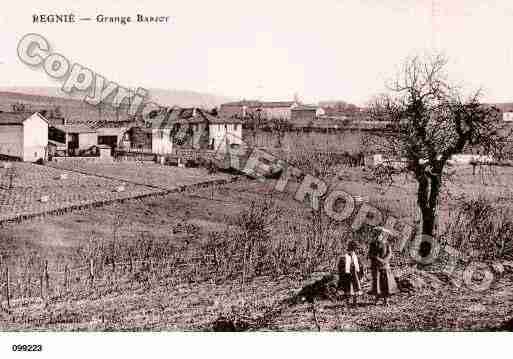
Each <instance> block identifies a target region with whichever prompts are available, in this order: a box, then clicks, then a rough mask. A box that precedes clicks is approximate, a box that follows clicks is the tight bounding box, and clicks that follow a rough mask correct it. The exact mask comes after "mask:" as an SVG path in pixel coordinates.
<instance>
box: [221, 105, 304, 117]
mask: <svg viewBox="0 0 513 359" xmlns="http://www.w3.org/2000/svg"><path fill="white" fill-rule="evenodd" d="M299 105H300V103H299V102H298V101H247V100H242V101H237V102H229V103H225V104H222V105H221V107H220V110H219V114H220V116H221V117H238V118H247V117H259V118H262V119H267V120H272V119H282V120H290V119H291V116H292V109H293V108H294V107H296V106H299Z"/></svg>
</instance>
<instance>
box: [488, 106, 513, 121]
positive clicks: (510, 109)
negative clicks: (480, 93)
mask: <svg viewBox="0 0 513 359" xmlns="http://www.w3.org/2000/svg"><path fill="white" fill-rule="evenodd" d="M491 105H492V106H494V107H496V108H497V109H498V110H499V111H500V112H501V115H502V120H503V121H504V122H513V103H496V104H491Z"/></svg>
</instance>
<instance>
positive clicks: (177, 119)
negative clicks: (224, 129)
mask: <svg viewBox="0 0 513 359" xmlns="http://www.w3.org/2000/svg"><path fill="white" fill-rule="evenodd" d="M149 122H150V123H151V124H152V127H157V128H170V127H173V126H174V125H175V124H197V123H205V122H208V123H216V124H217V123H240V122H241V121H240V120H239V119H236V118H225V117H217V116H213V115H211V114H209V113H208V112H206V111H204V110H202V109H199V108H172V109H171V110H167V111H166V112H164V111H162V112H161V113H159V114H158V115H157V116H156V117H154V118H152V119H149Z"/></svg>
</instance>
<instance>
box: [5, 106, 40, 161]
mask: <svg viewBox="0 0 513 359" xmlns="http://www.w3.org/2000/svg"><path fill="white" fill-rule="evenodd" d="M47 146H48V121H47V120H46V119H45V118H44V117H43V116H42V115H40V114H39V113H38V112H35V113H33V114H31V115H28V114H27V113H23V112H21V113H13V112H0V155H2V156H3V157H6V158H8V159H18V160H22V161H27V162H35V161H37V160H40V159H46V157H47Z"/></svg>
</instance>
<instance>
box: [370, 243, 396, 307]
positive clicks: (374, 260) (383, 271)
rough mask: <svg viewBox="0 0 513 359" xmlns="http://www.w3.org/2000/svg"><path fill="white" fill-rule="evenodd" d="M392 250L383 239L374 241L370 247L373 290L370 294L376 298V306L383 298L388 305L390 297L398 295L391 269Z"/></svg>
mask: <svg viewBox="0 0 513 359" xmlns="http://www.w3.org/2000/svg"><path fill="white" fill-rule="evenodd" d="M390 258H392V248H391V247H390V244H389V243H388V242H387V241H386V240H385V239H383V238H381V236H380V238H378V239H375V240H373V241H372V242H371V243H370V246H369V259H370V262H371V273H372V289H371V292H370V294H374V295H375V296H376V304H377V303H378V301H379V299H380V298H383V301H384V304H385V305H387V304H388V297H390V296H391V295H392V294H394V293H397V292H398V289H397V283H396V282H395V278H394V275H393V273H392V270H391V268H390Z"/></svg>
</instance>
